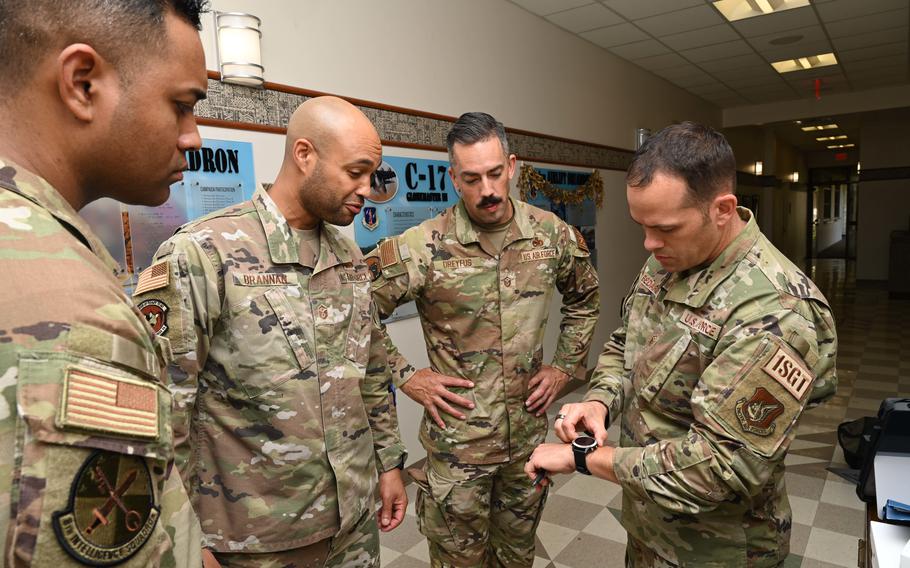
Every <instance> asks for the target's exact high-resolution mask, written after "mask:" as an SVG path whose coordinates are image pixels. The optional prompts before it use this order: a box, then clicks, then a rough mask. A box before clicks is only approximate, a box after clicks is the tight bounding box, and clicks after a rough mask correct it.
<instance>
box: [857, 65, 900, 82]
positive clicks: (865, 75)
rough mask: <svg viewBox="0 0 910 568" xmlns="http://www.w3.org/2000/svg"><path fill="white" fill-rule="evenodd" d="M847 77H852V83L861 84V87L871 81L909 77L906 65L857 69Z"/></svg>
mask: <svg viewBox="0 0 910 568" xmlns="http://www.w3.org/2000/svg"><path fill="white" fill-rule="evenodd" d="M847 75H848V76H849V77H850V81H854V82H856V83H859V84H860V85H858V86H861V84H862V82H863V81H865V80H869V79H885V78H890V79H897V78H900V77H904V76H906V75H907V66H906V65H892V66H890V67H877V68H874V69H857V70H856V71H849V72H848V73H847Z"/></svg>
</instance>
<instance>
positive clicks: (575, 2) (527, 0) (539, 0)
mask: <svg viewBox="0 0 910 568" xmlns="http://www.w3.org/2000/svg"><path fill="white" fill-rule="evenodd" d="M511 1H512V3H513V4H518V5H519V6H521V7H522V8H524V9H525V10H528V11H530V12H534V13H535V14H537V15H539V16H548V15H550V14H554V13H556V12H562V11H563V10H570V9H572V8H577V7H579V6H584V5H585V4H591V3H592V2H591V0H511Z"/></svg>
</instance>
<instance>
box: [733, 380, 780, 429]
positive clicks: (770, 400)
mask: <svg viewBox="0 0 910 568" xmlns="http://www.w3.org/2000/svg"><path fill="white" fill-rule="evenodd" d="M783 413H784V405H783V404H781V402H780V401H779V400H777V399H776V398H774V395H773V394H771V393H770V392H768V390H767V389H766V388H764V387H758V388H757V389H755V392H754V393H752V397H751V398H749V399H746V398H745V397H743V398H741V399H739V400H738V401H736V418H737V420H739V425H740V426H742V428H743V430H745V431H746V432H750V433H752V434H755V435H757V436H770V435H771V434H772V433H773V432H774V428H775V426H776V424H774V421H775V420H776V419H777V417H778V416H780V415H781V414H783Z"/></svg>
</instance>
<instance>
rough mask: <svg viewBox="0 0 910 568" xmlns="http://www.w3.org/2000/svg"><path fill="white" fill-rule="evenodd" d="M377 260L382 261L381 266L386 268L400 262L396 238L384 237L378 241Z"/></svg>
mask: <svg viewBox="0 0 910 568" xmlns="http://www.w3.org/2000/svg"><path fill="white" fill-rule="evenodd" d="M379 260H380V261H381V262H382V267H383V268H388V267H389V266H393V265H395V264H398V263H399V262H401V257H400V256H399V253H398V246H397V244H396V239H386V240H384V241H382V243H380V245H379Z"/></svg>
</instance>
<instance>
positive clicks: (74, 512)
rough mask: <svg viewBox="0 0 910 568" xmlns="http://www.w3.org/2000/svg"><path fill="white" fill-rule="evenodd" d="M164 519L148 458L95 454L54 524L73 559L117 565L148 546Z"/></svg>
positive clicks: (79, 475)
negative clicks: (156, 527) (157, 525)
mask: <svg viewBox="0 0 910 568" xmlns="http://www.w3.org/2000/svg"><path fill="white" fill-rule="evenodd" d="M159 514H160V507H159V506H158V505H157V504H156V503H155V490H154V487H153V484H152V476H151V474H150V473H149V470H148V466H147V465H146V463H145V461H144V460H143V459H142V458H140V457H138V456H130V455H125V454H118V453H114V452H106V451H95V452H92V454H90V455H89V457H88V458H87V459H86V460H85V462H84V463H83V464H82V467H80V468H79V472H78V473H76V476H75V477H74V478H73V484H72V486H71V487H70V497H69V502H68V503H67V507H66V509H64V510H62V511H56V512H55V513H54V514H53V516H52V522H51V524H52V525H53V526H54V533H55V534H56V535H57V541H58V542H59V543H60V546H62V547H63V549H64V550H65V551H66V552H67V553H68V554H69V555H70V556H72V557H73V558H75V559H76V560H78V561H79V562H82V563H84V564H88V565H90V566H113V565H115V564H119V563H121V562H123V561H125V560H126V559H128V558H129V557H131V556H132V555H134V554H135V553H136V552H138V551H139V549H140V548H142V546H143V545H144V544H145V543H146V542H148V540H149V538H151V536H152V533H153V531H154V529H155V523H157V522H158V516H159Z"/></svg>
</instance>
